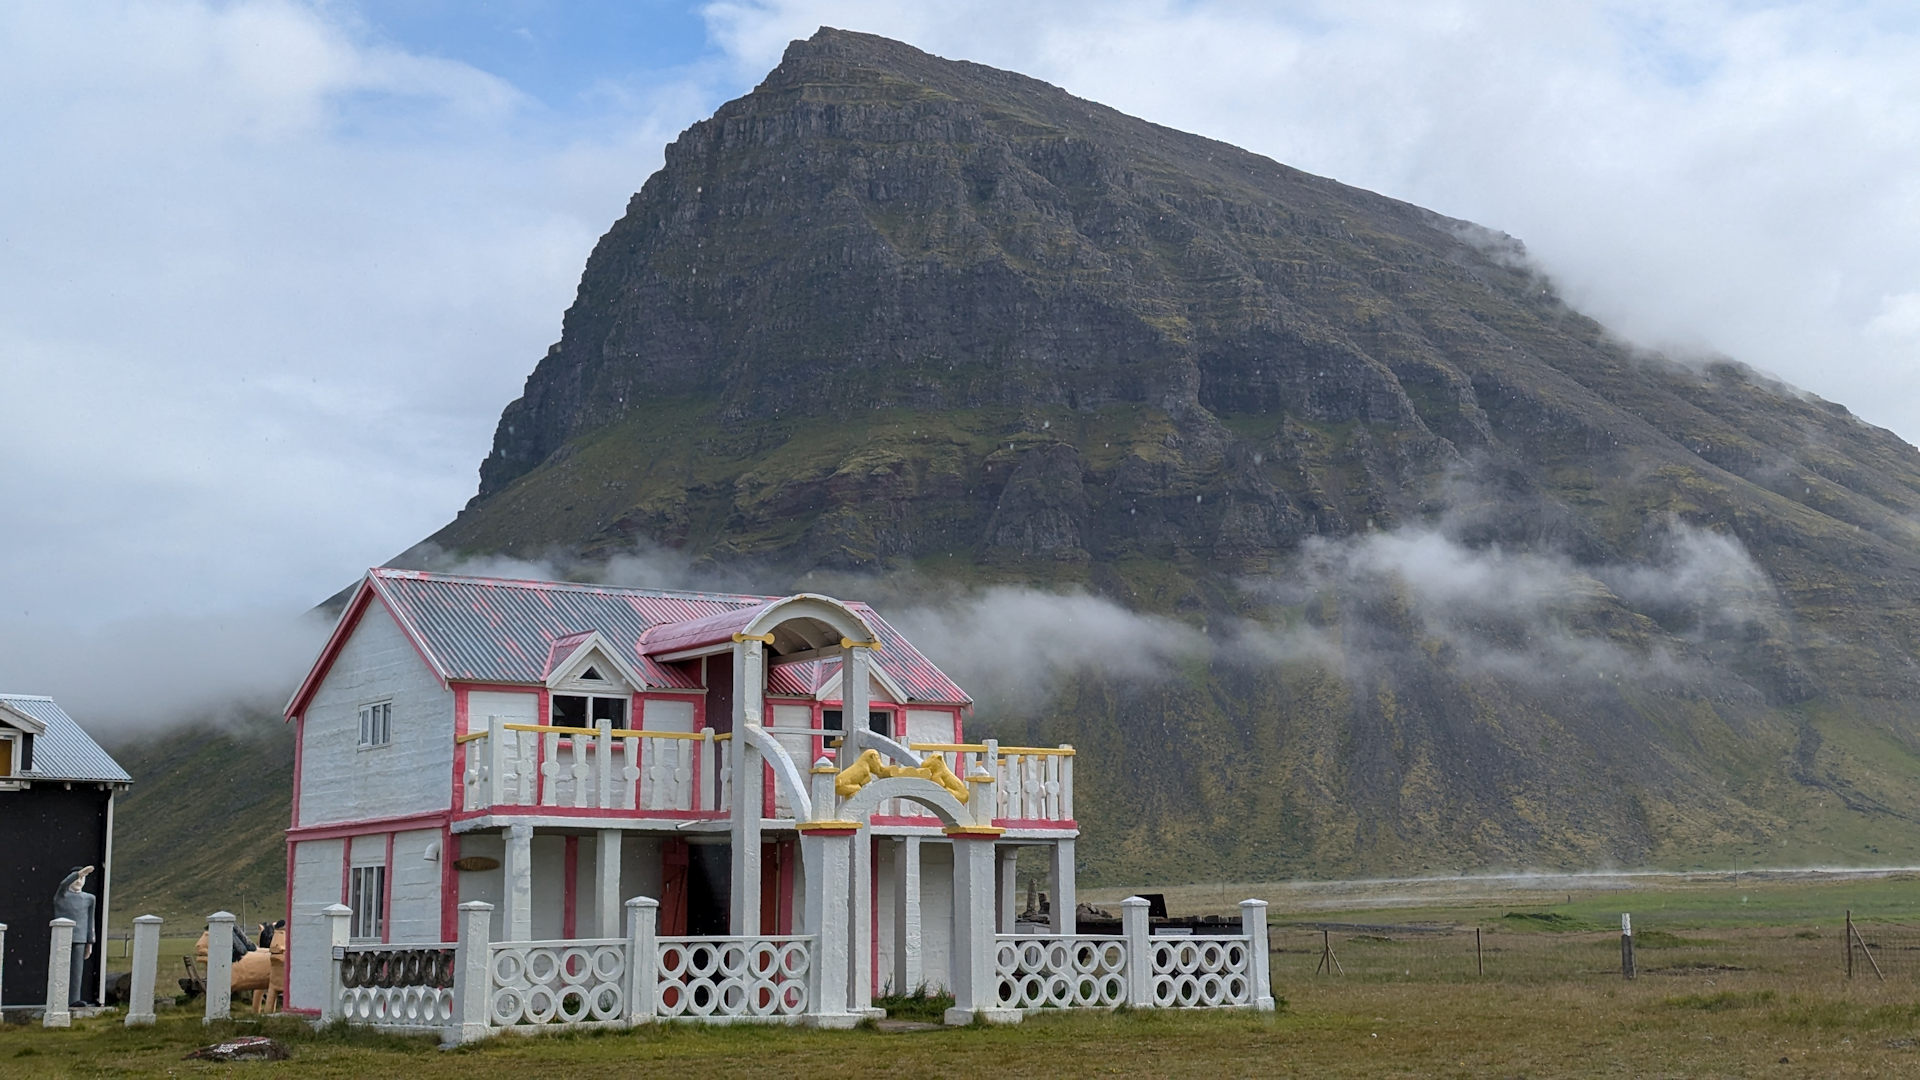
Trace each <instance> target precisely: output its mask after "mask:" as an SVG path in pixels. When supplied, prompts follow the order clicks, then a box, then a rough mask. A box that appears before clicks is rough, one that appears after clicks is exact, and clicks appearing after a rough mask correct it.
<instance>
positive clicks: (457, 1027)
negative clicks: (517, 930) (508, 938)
mask: <svg viewBox="0 0 1920 1080" xmlns="http://www.w3.org/2000/svg"><path fill="white" fill-rule="evenodd" d="M459 927H460V939H459V940H458V941H456V942H455V943H454V946H453V1023H454V1032H453V1037H454V1041H456V1042H463V1043H469V1042H473V1041H474V1040H476V1039H484V1038H486V1037H487V1032H488V1031H489V1030H490V1029H491V1027H492V1025H490V1024H489V1023H488V1022H487V1012H488V1009H489V1008H490V1007H491V1006H492V997H493V994H492V990H493V985H492V983H493V971H492V967H493V948H492V945H493V943H492V942H491V941H490V940H489V936H490V935H491V934H492V932H493V905H492V904H489V903H487V902H486V901H485V900H469V901H467V902H466V903H464V904H461V905H460V923H459Z"/></svg>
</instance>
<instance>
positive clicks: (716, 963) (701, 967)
mask: <svg viewBox="0 0 1920 1080" xmlns="http://www.w3.org/2000/svg"><path fill="white" fill-rule="evenodd" d="M687 951H688V954H689V955H688V958H687V972H688V973H689V974H691V975H692V976H693V977H694V978H696V979H705V978H709V977H711V976H712V975H713V973H714V972H715V971H718V970H719V969H720V950H719V949H716V948H714V947H713V946H711V945H695V946H693V947H692V948H690V949H689V950H687Z"/></svg>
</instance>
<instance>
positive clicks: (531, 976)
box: [526, 949, 560, 983]
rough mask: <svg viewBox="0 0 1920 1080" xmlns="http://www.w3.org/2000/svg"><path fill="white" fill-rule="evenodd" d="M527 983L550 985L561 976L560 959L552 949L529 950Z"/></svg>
mask: <svg viewBox="0 0 1920 1080" xmlns="http://www.w3.org/2000/svg"><path fill="white" fill-rule="evenodd" d="M526 965H527V981H528V982H533V983H550V982H553V981H554V980H555V979H556V978H558V977H559V976H560V957H559V955H557V954H556V953H555V952H554V951H553V950H552V949H528V950H527V959H526Z"/></svg>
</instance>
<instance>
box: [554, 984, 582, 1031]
mask: <svg viewBox="0 0 1920 1080" xmlns="http://www.w3.org/2000/svg"><path fill="white" fill-rule="evenodd" d="M555 997H556V998H557V999H558V1006H557V1008H556V1010H555V1013H556V1015H558V1016H559V1017H560V1019H562V1020H564V1021H566V1022H567V1023H569V1024H577V1023H579V1022H580V1021H582V1020H585V1019H586V1018H587V1010H588V1009H589V1008H590V1007H591V1006H590V1003H589V1002H588V1001H587V995H586V992H585V991H583V990H578V989H574V988H571V987H569V988H568V989H566V990H563V991H561V992H560V993H559V994H556V995H555Z"/></svg>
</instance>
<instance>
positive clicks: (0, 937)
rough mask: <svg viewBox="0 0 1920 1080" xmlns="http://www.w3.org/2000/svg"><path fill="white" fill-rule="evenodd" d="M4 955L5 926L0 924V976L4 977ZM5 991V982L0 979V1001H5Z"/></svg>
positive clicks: (5, 952) (5, 951)
mask: <svg viewBox="0 0 1920 1080" xmlns="http://www.w3.org/2000/svg"><path fill="white" fill-rule="evenodd" d="M6 955H7V924H6V923H3V922H0V976H4V975H5V974H6V970H7V965H6ZM5 991H6V985H5V980H4V979H3V978H0V1001H4V1000H6V999H5Z"/></svg>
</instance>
